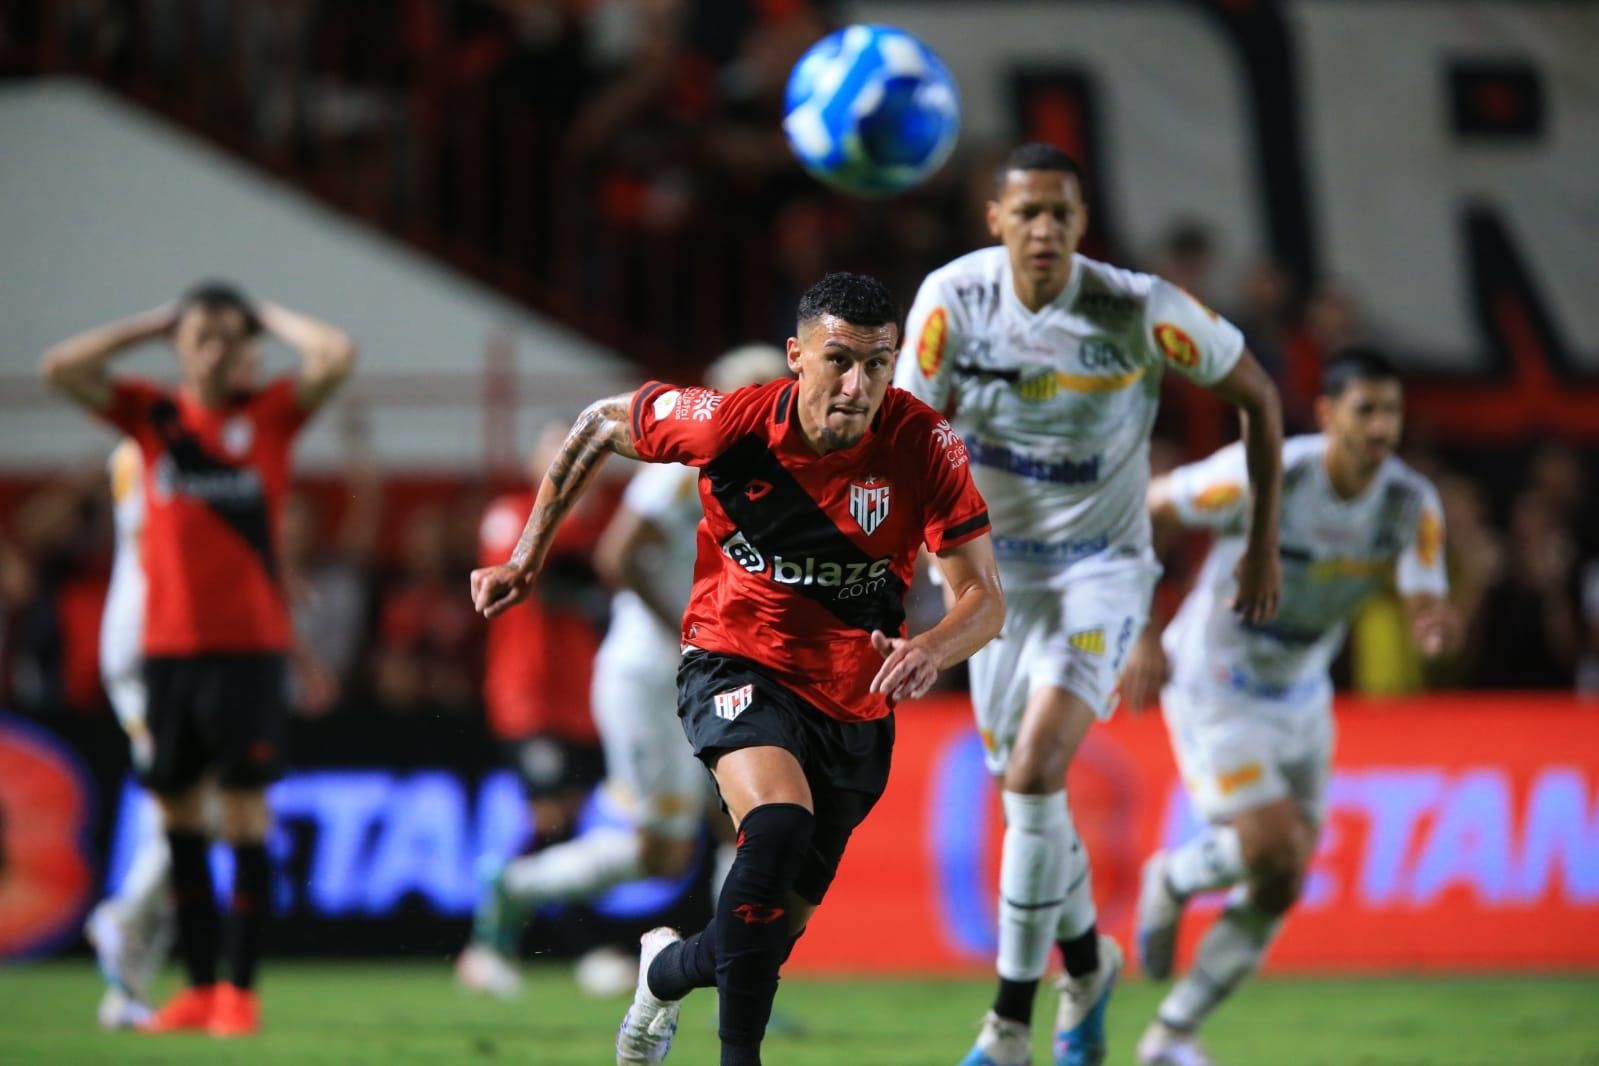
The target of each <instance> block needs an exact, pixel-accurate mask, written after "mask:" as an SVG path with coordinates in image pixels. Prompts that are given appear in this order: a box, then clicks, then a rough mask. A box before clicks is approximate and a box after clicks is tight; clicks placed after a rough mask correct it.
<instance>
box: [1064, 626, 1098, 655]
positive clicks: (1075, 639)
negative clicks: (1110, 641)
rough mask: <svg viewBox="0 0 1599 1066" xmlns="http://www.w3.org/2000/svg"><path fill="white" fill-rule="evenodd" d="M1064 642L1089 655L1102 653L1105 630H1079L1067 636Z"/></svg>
mask: <svg viewBox="0 0 1599 1066" xmlns="http://www.w3.org/2000/svg"><path fill="white" fill-rule="evenodd" d="M1066 643H1067V644H1069V645H1071V646H1072V647H1074V648H1076V649H1077V650H1078V651H1082V652H1087V653H1088V654H1089V655H1104V654H1105V631H1104V630H1103V629H1098V628H1096V629H1083V630H1079V631H1078V632H1076V633H1073V634H1071V635H1070V636H1068V637H1067V638H1066Z"/></svg>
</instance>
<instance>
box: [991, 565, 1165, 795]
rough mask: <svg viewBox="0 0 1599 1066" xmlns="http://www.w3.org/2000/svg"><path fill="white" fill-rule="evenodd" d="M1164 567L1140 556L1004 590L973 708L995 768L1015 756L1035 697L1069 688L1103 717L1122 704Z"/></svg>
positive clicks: (999, 770)
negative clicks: (1133, 653) (1128, 665)
mask: <svg viewBox="0 0 1599 1066" xmlns="http://www.w3.org/2000/svg"><path fill="white" fill-rule="evenodd" d="M1159 577H1160V568H1159V567H1158V566H1155V565H1154V564H1152V563H1147V562H1144V561H1139V562H1136V563H1131V564H1128V565H1127V566H1119V567H1116V568H1115V569H1099V570H1094V571H1092V572H1089V573H1085V574H1084V575H1083V576H1082V577H1080V578H1068V580H1067V581H1066V583H1065V585H1064V587H1062V588H1059V589H1050V588H1019V589H1016V590H1014V591H1012V590H1010V589H1007V590H1006V592H1005V628H1004V630H1003V631H1002V632H1001V633H1000V635H999V636H998V637H997V638H995V639H994V640H992V641H990V642H989V643H988V644H987V645H985V646H984V647H983V648H981V649H979V650H978V652H977V653H976V654H975V655H973V656H972V658H971V664H970V671H971V689H972V709H973V710H974V711H975V712H976V715H977V728H978V731H979V732H980V733H981V734H982V737H983V748H984V750H985V752H986V757H987V762H988V769H989V772H990V773H994V774H998V773H1000V772H1001V771H1003V770H1004V769H1005V764H1006V763H1007V762H1008V761H1009V759H1010V751H1011V746H1012V745H1013V744H1014V743H1015V742H1016V734H1017V732H1018V731H1019V730H1020V729H1021V723H1022V713H1023V712H1024V711H1025V710H1026V709H1027V699H1028V696H1029V695H1031V694H1032V693H1033V692H1035V691H1037V690H1038V689H1041V688H1050V687H1054V688H1063V689H1065V690H1066V691H1068V692H1070V693H1072V694H1073V695H1074V696H1077V697H1078V698H1079V699H1081V700H1082V701H1083V702H1085V703H1087V704H1088V705H1089V706H1090V707H1092V708H1093V709H1094V714H1095V715H1096V716H1097V717H1099V718H1100V719H1101V720H1103V719H1106V718H1109V717H1110V716H1111V712H1112V711H1114V710H1115V709H1116V698H1117V693H1116V685H1117V682H1118V681H1119V680H1120V678H1121V671H1122V664H1123V663H1125V662H1126V661H1127V653H1128V651H1130V650H1131V649H1132V646H1133V642H1134V641H1135V640H1137V639H1138V634H1139V633H1140V632H1142V631H1143V628H1144V623H1145V622H1147V621H1148V620H1149V601H1150V597H1151V596H1152V595H1153V593H1154V590H1155V581H1156V580H1157V579H1158V578H1159Z"/></svg>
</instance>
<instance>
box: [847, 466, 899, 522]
mask: <svg viewBox="0 0 1599 1066" xmlns="http://www.w3.org/2000/svg"><path fill="white" fill-rule="evenodd" d="M888 498H889V485H888V483H887V482H884V481H883V480H882V479H880V478H878V477H875V476H873V477H868V478H867V479H866V480H865V481H851V482H850V483H849V513H850V515H851V516H853V517H854V519H855V521H856V523H857V524H859V526H860V527H861V532H862V533H865V534H866V535H867V536H868V537H869V536H871V535H872V534H873V533H876V532H877V527H878V526H880V525H882V524H883V520H884V519H885V518H887V517H888Z"/></svg>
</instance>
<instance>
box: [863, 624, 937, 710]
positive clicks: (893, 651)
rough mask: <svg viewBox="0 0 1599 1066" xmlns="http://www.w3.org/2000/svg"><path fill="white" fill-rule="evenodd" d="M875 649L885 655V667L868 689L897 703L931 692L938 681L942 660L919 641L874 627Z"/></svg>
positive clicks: (873, 679)
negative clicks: (935, 656) (936, 657)
mask: <svg viewBox="0 0 1599 1066" xmlns="http://www.w3.org/2000/svg"><path fill="white" fill-rule="evenodd" d="M872 648H873V649H874V650H875V651H876V652H877V654H879V655H881V656H882V657H883V666H882V669H880V670H878V671H877V676H876V677H874V678H872V683H871V685H870V686H869V687H868V688H867V691H868V692H881V693H882V694H883V695H885V696H887V697H888V698H889V699H891V700H893V701H894V702H895V703H898V702H900V701H901V700H914V699H916V698H917V697H919V696H925V695H927V693H928V691H929V690H930V689H932V687H933V682H934V681H937V680H938V663H937V661H936V660H934V658H933V656H932V655H931V653H929V652H928V651H927V650H926V649H925V648H923V647H922V646H921V645H919V644H915V643H912V642H911V641H908V640H905V639H904V638H902V637H891V636H888V635H887V634H885V633H884V632H883V631H882V630H880V629H874V630H872Z"/></svg>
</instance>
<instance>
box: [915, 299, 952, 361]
mask: <svg viewBox="0 0 1599 1066" xmlns="http://www.w3.org/2000/svg"><path fill="white" fill-rule="evenodd" d="M948 337H949V325H948V322H947V321H946V320H945V316H944V309H943V308H942V307H935V308H933V313H932V314H930V315H928V316H927V324H926V325H925V326H923V327H922V335H921V337H919V338H918V339H917V341H916V365H917V366H918V367H919V368H921V371H922V377H924V378H930V377H933V376H935V375H936V374H937V373H938V368H939V367H941V366H943V365H944V341H945V340H946V339H947V338H948Z"/></svg>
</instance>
